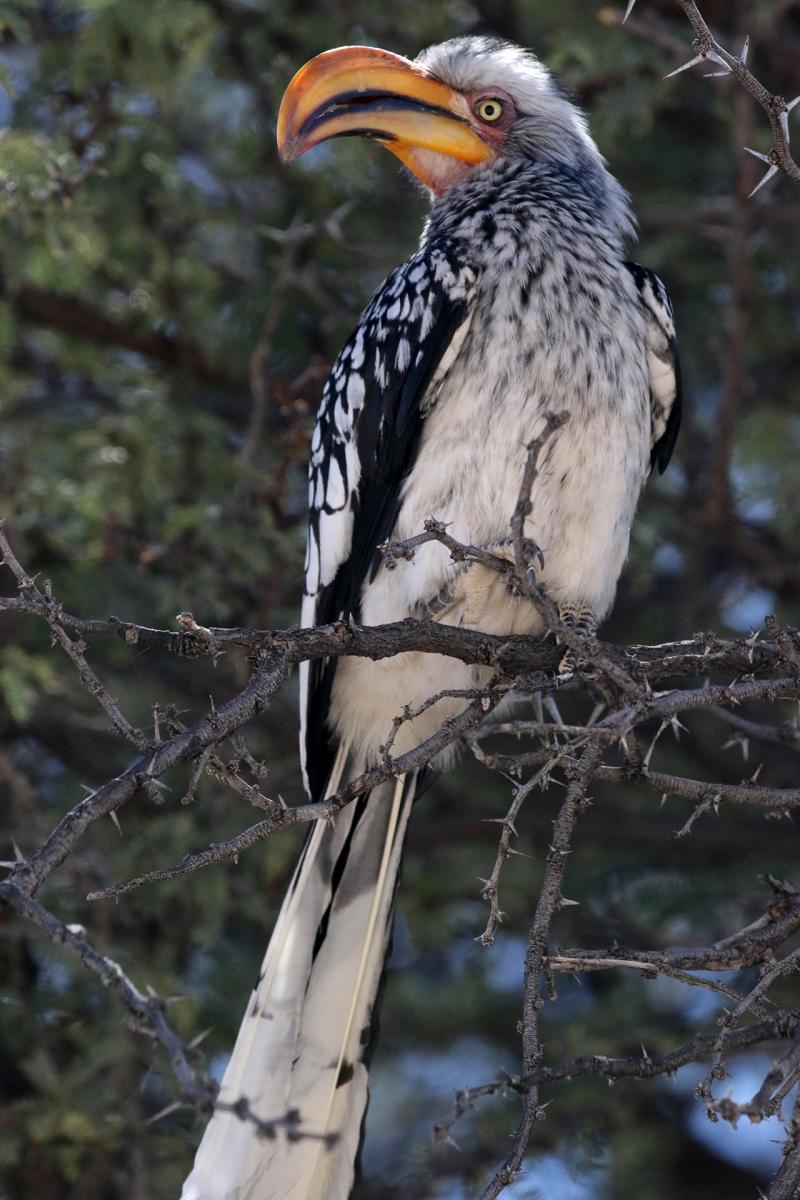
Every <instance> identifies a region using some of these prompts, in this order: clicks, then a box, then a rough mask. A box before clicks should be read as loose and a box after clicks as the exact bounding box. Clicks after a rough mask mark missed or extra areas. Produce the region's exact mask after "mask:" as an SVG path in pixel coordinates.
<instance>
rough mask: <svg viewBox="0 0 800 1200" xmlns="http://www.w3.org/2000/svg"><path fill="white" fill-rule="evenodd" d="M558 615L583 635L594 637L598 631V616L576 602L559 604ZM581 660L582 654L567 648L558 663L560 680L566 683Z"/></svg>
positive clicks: (565, 623)
mask: <svg viewBox="0 0 800 1200" xmlns="http://www.w3.org/2000/svg"><path fill="white" fill-rule="evenodd" d="M558 615H559V618H560V619H561V623H562V624H563V625H566V626H567V628H568V629H574V630H575V632H576V633H578V634H580V635H581V637H593V636H594V634H595V633H597V617H596V616H595V615H594V613H593V612H592V610H591V609H590V608H586V607H584V606H581V607H578V606H576V605H574V604H559V606H558ZM579 661H580V654H578V653H577V651H575V650H572V649H567V650H566V651H565V652H564V655H563V657H562V659H561V662H560V663H559V664H558V679H559V682H563V683H566V681H567V680H568V679H571V678H572V676H573V675H574V674H575V670H576V668H577V666H578V663H579Z"/></svg>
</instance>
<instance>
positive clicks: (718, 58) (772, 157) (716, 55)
mask: <svg viewBox="0 0 800 1200" xmlns="http://www.w3.org/2000/svg"><path fill="white" fill-rule="evenodd" d="M676 2H677V4H679V5H680V7H681V8H682V9H683V11H684V13H685V14H686V16H687V17H688V19H689V23H690V25H691V27H692V30H693V32H694V35H695V37H694V42H693V49H694V50H695V51H696V53H695V55H694V57H693V58H691V59H690V60H689V61H688V62H686V63H684V64H683V66H681V67H678V68H677V69H676V70H674V71H671V72H670V74H669V75H668V76H667V78H668V79H669V78H671V76H673V75H678V74H680V73H681V72H682V71H686V70H688V69H689V68H690V67H694V66H697V65H698V64H701V63H709V62H711V63H715V64H716V65H717V66H719V67H721V68H722V70H721V71H717V72H713V73H712V74H716V75H732V76H733V78H734V79H736V81H737V83H739V84H741V86H742V87H743V88H744V90H745V91H746V92H747V93H748V94H749V95H750V96H752V97H753V99H754V100H755V101H756V102H757V103H758V104H759V105H760V106H761V108H762V109H763V110H764V112H765V113H766V114H767V116H768V118H769V124H770V129H771V131H772V148H771V149H770V150H769V152H768V153H767V154H763V153H762V152H761V151H759V150H753V149H752V148H751V147H750V146H745V147H744V149H745V150H746V151H747V152H748V154H752V155H753V157H754V158H757V159H759V160H760V161H761V162H763V163H765V164H766V166H767V170H766V173H765V174H764V176H763V177H762V179H761V181H760V182H759V183H758V184H756V186H755V187H754V188H753V191H752V192H751V193H750V195H754V194H755V193H756V192H757V191H759V190H760V189H761V188H762V187H763V186H764V184H766V183H768V182H769V181H770V180H771V179H772V178H773V177H774V176H775V175H777V174H778V172H779V171H782V172H783V174H784V175H786V176H787V178H789V179H791V181H792V183H794V184H796V185H797V186H798V187H800V166H799V165H798V164H797V163H796V162H795V160H794V158H793V157H792V149H791V142H790V134H789V116H790V114H791V113H792V111H793V110H794V109H795V108H796V107H797V106H798V104H800V96H795V97H794V99H793V100H790V101H786V100H784V98H783V97H782V96H778V95H775V94H773V93H772V92H770V90H769V89H768V88H767V87H765V86H764V84H763V83H761V82H760V81H759V80H758V79H756V77H755V75H753V73H752V72H751V71H750V69H749V67H748V66H747V58H748V52H749V46H750V41H749V38H748V39H746V40H745V43H744V46H743V48H742V51H741V53H740V54H739V55H738V57H737V55H735V54H731V53H730V51H729V50H726V49H725V47H724V46H722V45H721V44H720V42H718V41H717V40H716V38H715V37H714V36H713V34H712V33H711V30H710V29H709V27H708V24H707V23H706V21H705V19H704V18H703V16H702V14H701V13H700V10H699V9H698V7H697V5H696V4H695V3H694V0H676ZM635 4H636V0H628V5H627V8H626V10H625V16H624V17H623V22H624V21H627V19H628V17H629V16H630V15H631V13H632V12H633V9H634V6H635Z"/></svg>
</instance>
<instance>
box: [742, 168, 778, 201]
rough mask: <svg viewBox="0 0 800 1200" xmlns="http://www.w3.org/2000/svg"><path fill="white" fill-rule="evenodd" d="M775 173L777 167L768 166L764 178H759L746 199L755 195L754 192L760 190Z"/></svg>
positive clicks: (776, 172)
mask: <svg viewBox="0 0 800 1200" xmlns="http://www.w3.org/2000/svg"><path fill="white" fill-rule="evenodd" d="M777 174H778V168H777V167H775V166H772V167H770V169H769V170H768V171H767V173H766V175H765V176H764V178H763V179H762V180H761V182H760V183H757V184H756V186H755V187H754V188H753V190H752V192H751V193H750V195H749V196H748V197H747V199H748V200H750V199H751V197H753V196H755V194H756V192H760V191H761V189H762V187H763V186H764V184H765V183H769V181H770V179H772V178H774V176H775V175H777Z"/></svg>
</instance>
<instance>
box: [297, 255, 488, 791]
mask: <svg viewBox="0 0 800 1200" xmlns="http://www.w3.org/2000/svg"><path fill="white" fill-rule="evenodd" d="M475 281H476V273H475V271H474V270H473V268H472V267H470V266H469V265H468V264H466V263H465V262H464V256H463V252H462V253H458V252H457V250H456V248H455V246H454V245H453V243H451V242H449V241H447V240H444V239H439V240H436V241H433V242H430V243H428V244H426V245H425V246H423V247H422V249H421V250H420V251H419V252H418V253H417V254H415V255H414V257H413V258H411V259H410V260H409V261H408V262H407V263H404V264H403V266H401V267H398V268H397V270H396V271H394V272H393V273H392V274H391V275H390V276H389V278H388V279H387V280H386V282H385V283H384V284H383V285H382V287H381V288H379V290H378V291H377V292H376V294H375V296H374V297H373V299H372V301H371V303H370V304H369V306H368V308H367V309H366V311H365V313H364V315H363V317H362V319H361V323H360V325H359V326H358V328H357V329H356V331H355V332H354V333H353V335H352V337H351V338H350V340H349V341H348V342H347V344H346V345H345V347H344V348H343V350H342V352H341V354H340V355H339V357H338V358H337V360H336V362H335V364H334V366H333V369H332V371H331V374H330V376H329V378H328V381H327V383H326V385H325V389H324V391H323V394H322V402H321V404H320V409H319V413H318V416H317V423H316V427H315V429H314V434H313V437H312V440H311V462H310V467H309V518H308V536H307V550H306V572H305V596H304V600H303V614H302V622H303V625H304V626H308V625H321V624H325V623H326V622H328V621H335V620H337V619H338V618H339V617H340V616H342V615H343V614H344V615H349V614H353V615H354V616H355V617H358V613H359V604H360V598H361V590H362V587H363V584H364V581H365V580H366V579H367V577H368V576H369V575H370V574H371V573H374V571H375V570H376V569H377V566H378V564H379V561H380V558H379V554H378V551H377V547H378V546H379V545H380V543H381V542H383V541H385V540H386V539H387V538H388V537H390V536H391V533H392V530H393V528H394V526H395V523H396V521H397V514H398V510H399V506H400V493H401V486H402V482H403V479H404V478H405V476H406V475H407V473H408V471H409V469H410V467H411V466H412V464H413V462H414V459H415V456H416V452H417V447H418V444H419V437H420V433H421V429H422V424H423V421H424V409H423V400H424V396H425V392H426V389H427V387H428V384H429V383H430V381H431V379H432V377H433V375H434V372H435V371H436V368H437V366H438V365H439V363H440V362H441V360H442V356H443V355H444V354H445V352H446V350H447V347H448V346H449V345H450V342H451V341H452V338H453V334H454V333H455V331H456V330H457V329H458V327H459V326H460V325H461V324H462V322H463V321H464V320H465V319H466V317H467V314H468V312H469V304H470V299H471V297H472V294H473V292H474V289H475ZM334 668H335V664H333V663H328V662H316V663H311V664H303V667H302V669H301V673H300V688H301V696H300V707H301V752H302V757H303V765H304V773H305V777H306V784H307V787H308V789H309V792H310V794H311V796H312V797H313V798H314V799H317V798H319V796H320V795H321V794H322V789H324V787H325V784H326V781H327V777H328V774H329V771H330V767H331V765H332V762H333V758H334V750H333V748H332V747H331V744H330V735H329V731H328V729H327V725H326V719H327V713H328V706H329V703H330V693H331V685H332V682H333V672H334Z"/></svg>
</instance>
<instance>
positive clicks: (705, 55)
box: [664, 50, 730, 79]
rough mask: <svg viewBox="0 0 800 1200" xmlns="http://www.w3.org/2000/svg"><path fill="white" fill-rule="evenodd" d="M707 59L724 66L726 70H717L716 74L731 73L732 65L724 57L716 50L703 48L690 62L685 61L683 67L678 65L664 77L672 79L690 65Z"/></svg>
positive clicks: (686, 69)
mask: <svg viewBox="0 0 800 1200" xmlns="http://www.w3.org/2000/svg"><path fill="white" fill-rule="evenodd" d="M707 59H710V61H711V62H715V63H719V65H720V66H721V67H723V68H724V70H722V71H721V72H715V74H722V75H728V74H730V67H729V66H728V64H727V63H726V62H725V59H724V58H720V56H719V55H718V54H717V52H716V50H701V51H700V53H699V54H696V55H695V56H694V58H692V59H690V60H689V62H687V63H684V64H683V66H682V67H676V68H675V70H674V71H670V73H669V75H665V76H664V78H665V79H672V77H673V75H680V74H681V72H682V71H688V70H689V68H690V67H696V66H697V64H698V63H701V62H705V61H706V60H707Z"/></svg>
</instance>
